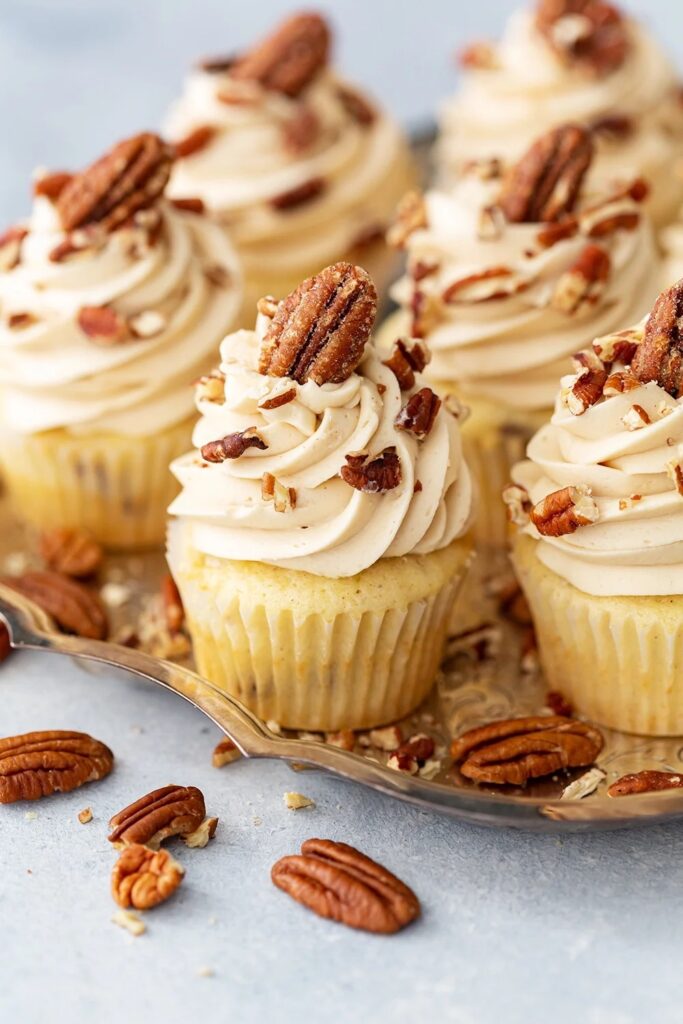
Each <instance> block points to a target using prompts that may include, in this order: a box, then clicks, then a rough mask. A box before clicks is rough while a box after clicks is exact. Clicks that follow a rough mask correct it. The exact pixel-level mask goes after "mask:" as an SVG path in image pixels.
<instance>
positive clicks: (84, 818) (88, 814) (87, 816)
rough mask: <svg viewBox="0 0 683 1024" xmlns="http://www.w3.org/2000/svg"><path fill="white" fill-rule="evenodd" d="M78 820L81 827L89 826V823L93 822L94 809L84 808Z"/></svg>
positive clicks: (79, 813)
mask: <svg viewBox="0 0 683 1024" xmlns="http://www.w3.org/2000/svg"><path fill="white" fill-rule="evenodd" d="M78 820H79V821H80V823H81V825H87V824H88V823H89V822H91V821H92V808H91V807H84V808H83V810H82V811H79V812H78Z"/></svg>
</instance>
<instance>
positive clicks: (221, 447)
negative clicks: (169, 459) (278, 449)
mask: <svg viewBox="0 0 683 1024" xmlns="http://www.w3.org/2000/svg"><path fill="white" fill-rule="evenodd" d="M267 447H268V445H267V444H266V442H265V441H264V440H263V438H262V437H261V435H260V434H259V432H258V430H257V429H256V427H249V428H248V429H247V430H238V431H237V433H235V434H226V436H225V437H221V438H220V439H219V440H218V441H208V442H207V443H206V444H204V445H202V448H201V453H202V458H203V459H206V461H207V462H225V460H226V459H239V457H240V456H241V455H244V453H245V452H246V450H247V448H258V450H259V451H261V452H264V451H265V450H266V448H267Z"/></svg>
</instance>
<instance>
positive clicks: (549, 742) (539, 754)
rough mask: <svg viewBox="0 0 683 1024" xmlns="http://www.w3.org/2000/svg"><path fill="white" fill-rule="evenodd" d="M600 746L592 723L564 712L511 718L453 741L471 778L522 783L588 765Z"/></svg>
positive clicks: (456, 758)
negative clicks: (563, 713)
mask: <svg viewBox="0 0 683 1024" xmlns="http://www.w3.org/2000/svg"><path fill="white" fill-rule="evenodd" d="M602 746H603V738H602V734H601V733H600V731H599V730H598V729H596V728H595V726H591V725H586V724H585V723H584V722H577V721H576V720H575V719H572V718H565V717H563V716H560V715H557V716H552V717H550V716H548V717H546V716H538V717H530V718H513V719H506V720H504V721H498V722H490V723H489V724H488V725H483V726H480V727H479V728H477V729H470V730H469V732H466V733H464V735H462V736H460V737H459V738H458V739H456V740H453V743H452V744H451V755H452V757H453V760H454V761H455V762H456V763H457V764H459V767H460V771H461V773H462V774H463V775H464V776H465V777H466V778H468V779H472V780H474V781H475V782H487V783H495V784H496V785H506V784H508V785H513V786H523V785H524V784H525V782H526V781H527V780H528V779H532V778H538V777H540V776H543V775H551V774H552V773H553V772H556V771H559V770H561V769H566V768H579V767H583V766H584V765H589V764H592V763H593V762H594V761H595V758H596V757H597V756H598V754H599V753H600V751H601V750H602Z"/></svg>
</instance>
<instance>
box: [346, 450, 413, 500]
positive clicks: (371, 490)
mask: <svg viewBox="0 0 683 1024" xmlns="http://www.w3.org/2000/svg"><path fill="white" fill-rule="evenodd" d="M346 461H347V463H348V465H346V466H342V467H341V469H340V470H339V475H340V476H341V478H342V480H344V481H345V483H347V484H348V485H349V487H353V488H354V490H356V491H364V492H365V493H366V494H384V492H385V491H392V490H394V488H395V487H398V485H399V484H400V483H401V462H400V459H399V457H398V455H397V454H396V451H395V449H393V448H386V449H385V450H384V451H383V452H382V453H381V455H378V456H377V458H375V459H372V460H371V461H370V462H368V461H367V456H365V455H347V456H346Z"/></svg>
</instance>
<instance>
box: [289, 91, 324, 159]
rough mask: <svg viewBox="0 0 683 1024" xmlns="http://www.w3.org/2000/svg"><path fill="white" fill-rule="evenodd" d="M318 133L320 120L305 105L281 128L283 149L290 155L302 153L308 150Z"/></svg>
mask: <svg viewBox="0 0 683 1024" xmlns="http://www.w3.org/2000/svg"><path fill="white" fill-rule="evenodd" d="M319 133H320V119H319V118H318V115H317V114H316V112H315V111H314V110H313V109H312V108H311V107H309V106H308V105H307V104H306V103H302V104H301V105H300V106H299V109H298V110H297V111H296V113H295V114H294V117H291V118H290V119H289V120H288V121H285V123H284V125H283V126H282V137H283V141H284V144H285V148H286V149H289V150H290V151H291V152H292V153H296V154H299V153H303V152H305V151H306V150H307V149H309V148H310V147H311V146H312V145H313V143H314V142H315V140H316V139H317V137H318V135H319Z"/></svg>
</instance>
